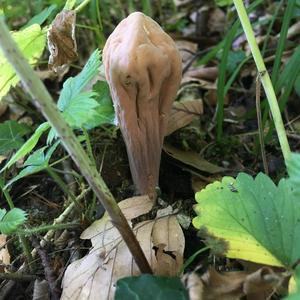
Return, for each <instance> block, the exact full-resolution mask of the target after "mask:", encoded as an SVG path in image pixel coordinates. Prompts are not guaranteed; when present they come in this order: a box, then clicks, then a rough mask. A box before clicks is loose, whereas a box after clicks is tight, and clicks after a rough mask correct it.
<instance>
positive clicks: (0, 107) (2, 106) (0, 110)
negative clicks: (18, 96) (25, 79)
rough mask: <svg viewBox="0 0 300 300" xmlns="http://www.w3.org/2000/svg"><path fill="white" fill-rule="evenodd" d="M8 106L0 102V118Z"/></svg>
mask: <svg viewBox="0 0 300 300" xmlns="http://www.w3.org/2000/svg"><path fill="white" fill-rule="evenodd" d="M7 108H8V105H7V103H6V102H0V117H1V116H2V115H4V114H5V112H6V110H7Z"/></svg>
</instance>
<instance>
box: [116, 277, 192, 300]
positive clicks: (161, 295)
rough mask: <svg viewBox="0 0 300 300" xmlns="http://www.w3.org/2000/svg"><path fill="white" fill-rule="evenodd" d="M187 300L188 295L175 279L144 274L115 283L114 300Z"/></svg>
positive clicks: (178, 280) (177, 279)
mask: <svg viewBox="0 0 300 300" xmlns="http://www.w3.org/2000/svg"><path fill="white" fill-rule="evenodd" d="M132 299H135V300H154V299H155V300H165V299H172V300H188V299H189V297H188V293H187V291H186V290H185V288H184V286H183V285H182V283H181V281H180V279H179V278H177V277H173V278H172V277H159V276H153V275H149V274H144V275H141V276H137V277H126V278H122V279H119V280H118V281H117V288H116V293H115V300H132Z"/></svg>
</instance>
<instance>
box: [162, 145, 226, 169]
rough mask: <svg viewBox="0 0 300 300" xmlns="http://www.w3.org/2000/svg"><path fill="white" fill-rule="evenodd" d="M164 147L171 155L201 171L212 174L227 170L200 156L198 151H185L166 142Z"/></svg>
mask: <svg viewBox="0 0 300 300" xmlns="http://www.w3.org/2000/svg"><path fill="white" fill-rule="evenodd" d="M163 149H164V151H165V152H166V153H167V154H168V155H170V156H171V157H173V158H175V159H177V160H179V161H181V162H183V163H185V164H187V165H189V166H192V167H193V168H196V169H198V170H200V171H203V172H207V173H211V174H214V173H220V172H224V171H225V169H224V168H222V167H219V166H217V165H215V164H212V163H210V162H209V161H207V160H206V159H204V158H202V157H200V155H199V154H198V153H196V152H192V151H183V150H180V149H177V148H175V147H173V146H171V145H168V144H164V147H163Z"/></svg>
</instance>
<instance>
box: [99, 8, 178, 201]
mask: <svg viewBox="0 0 300 300" xmlns="http://www.w3.org/2000/svg"><path fill="white" fill-rule="evenodd" d="M103 61H104V66H105V73H106V78H107V80H108V83H109V86H110V90H111V95H112V98H113V102H114V107H115V112H116V117H117V120H118V122H119V125H120V128H121V131H122V134H123V137H124V140H125V143H126V147H127V154H128V157H129V163H130V169H131V173H132V177H133V181H134V183H135V185H136V188H137V190H138V192H139V193H141V194H148V195H149V196H150V197H151V198H152V199H154V198H155V187H156V186H157V184H158V176H159V165H160V157H161V150H162V144H163V139H164V136H165V132H166V127H167V123H168V117H169V113H170V110H171V106H172V102H173V101H174V98H175V96H176V92H177V90H178V87H179V84H180V81H181V57H180V54H179V52H178V50H177V49H176V46H175V43H174V42H173V40H172V39H171V37H170V36H168V35H167V34H166V33H165V32H164V31H163V30H162V28H161V27H160V26H159V25H158V24H157V23H156V22H155V21H153V20H152V19H151V18H149V17H147V16H145V15H144V14H142V13H139V12H135V13H132V14H130V15H129V16H128V17H127V18H126V19H124V20H123V21H121V23H120V24H119V25H118V26H117V27H116V29H115V30H114V32H113V33H112V34H111V35H110V37H109V38H108V40H107V43H106V45H105V47H104V50H103Z"/></svg>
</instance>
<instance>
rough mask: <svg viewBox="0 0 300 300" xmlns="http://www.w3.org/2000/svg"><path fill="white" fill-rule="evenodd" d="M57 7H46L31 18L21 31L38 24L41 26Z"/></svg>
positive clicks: (53, 5)
mask: <svg viewBox="0 0 300 300" xmlns="http://www.w3.org/2000/svg"><path fill="white" fill-rule="evenodd" d="M56 7H57V5H56V4H52V5H50V6H48V7H46V8H45V9H43V10H42V11H41V12H40V13H39V14H37V15H36V16H34V17H33V18H31V19H30V20H29V21H28V22H27V24H25V25H24V26H23V27H22V29H25V28H27V27H29V26H31V25H33V24H39V25H42V24H43V23H44V22H45V21H46V20H47V19H48V17H49V16H50V15H51V14H52V12H53V11H54V10H55V9H56Z"/></svg>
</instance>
